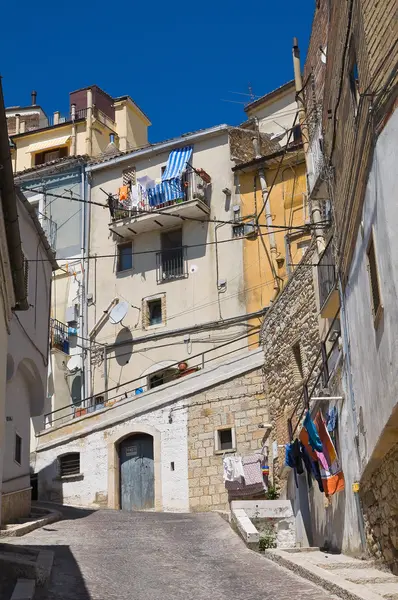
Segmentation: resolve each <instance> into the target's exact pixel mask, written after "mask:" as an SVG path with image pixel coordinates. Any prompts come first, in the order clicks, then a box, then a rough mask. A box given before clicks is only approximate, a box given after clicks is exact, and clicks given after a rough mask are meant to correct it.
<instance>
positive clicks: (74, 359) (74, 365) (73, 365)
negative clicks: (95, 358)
mask: <svg viewBox="0 0 398 600" xmlns="http://www.w3.org/2000/svg"><path fill="white" fill-rule="evenodd" d="M66 367H67V369H68V371H70V372H72V371H77V370H78V369H81V368H82V358H81V356H80V355H79V354H75V355H74V356H71V357H70V359H69V360H68V363H67V365H66Z"/></svg>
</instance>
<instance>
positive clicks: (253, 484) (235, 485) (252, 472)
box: [225, 454, 267, 498]
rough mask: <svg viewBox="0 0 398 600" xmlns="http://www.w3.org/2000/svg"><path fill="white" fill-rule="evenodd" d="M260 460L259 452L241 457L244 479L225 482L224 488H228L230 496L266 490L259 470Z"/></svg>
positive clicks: (259, 492)
mask: <svg viewBox="0 0 398 600" xmlns="http://www.w3.org/2000/svg"><path fill="white" fill-rule="evenodd" d="M262 460H263V457H262V455H261V454H252V455H250V456H244V457H243V458H242V465H243V472H244V475H245V476H244V480H242V481H241V482H238V481H226V482H225V488H226V489H227V490H228V493H229V497H230V498H240V497H241V496H257V495H259V494H263V493H264V492H265V491H266V490H267V486H266V485H265V483H264V478H263V473H262V470H261V463H262Z"/></svg>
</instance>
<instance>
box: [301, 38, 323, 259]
mask: <svg viewBox="0 0 398 600" xmlns="http://www.w3.org/2000/svg"><path fill="white" fill-rule="evenodd" d="M293 69H294V83H295V86H296V102H297V110H298V115H299V122H300V127H301V133H302V138H303V150H304V156H305V165H306V168H307V174H308V173H311V172H312V162H311V157H310V154H309V139H310V138H309V131H308V124H307V115H306V110H305V103H304V98H303V80H302V77H301V66H300V49H299V46H298V40H297V38H296V37H295V38H293ZM311 220H312V222H313V223H314V225H315V239H316V245H317V249H318V255H321V254H322V252H323V251H324V250H325V238H324V236H323V229H322V227H317V226H316V225H317V224H318V223H320V222H321V221H322V214H321V209H320V205H319V202H318V200H316V199H315V198H311Z"/></svg>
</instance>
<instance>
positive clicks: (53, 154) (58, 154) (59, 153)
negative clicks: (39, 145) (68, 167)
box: [34, 146, 68, 165]
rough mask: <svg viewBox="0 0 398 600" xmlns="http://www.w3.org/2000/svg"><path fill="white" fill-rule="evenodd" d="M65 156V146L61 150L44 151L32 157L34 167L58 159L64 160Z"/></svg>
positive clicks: (66, 149) (66, 153)
mask: <svg viewBox="0 0 398 600" xmlns="http://www.w3.org/2000/svg"><path fill="white" fill-rule="evenodd" d="M65 156H68V148H67V147H66V146H65V147H63V148H54V149H53V150H46V151H45V152H38V153H37V154H35V156H34V162H35V165H43V164H44V163H47V162H51V161H52V160H57V159H59V158H64V157H65Z"/></svg>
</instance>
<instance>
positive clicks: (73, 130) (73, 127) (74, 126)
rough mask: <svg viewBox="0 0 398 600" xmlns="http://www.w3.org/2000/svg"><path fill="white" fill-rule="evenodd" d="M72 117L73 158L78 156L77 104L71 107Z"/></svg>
mask: <svg viewBox="0 0 398 600" xmlns="http://www.w3.org/2000/svg"><path fill="white" fill-rule="evenodd" d="M70 116H71V119H72V146H71V153H72V156H76V154H77V151H76V104H71V107H70Z"/></svg>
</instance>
